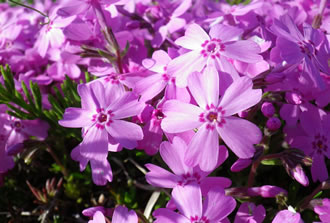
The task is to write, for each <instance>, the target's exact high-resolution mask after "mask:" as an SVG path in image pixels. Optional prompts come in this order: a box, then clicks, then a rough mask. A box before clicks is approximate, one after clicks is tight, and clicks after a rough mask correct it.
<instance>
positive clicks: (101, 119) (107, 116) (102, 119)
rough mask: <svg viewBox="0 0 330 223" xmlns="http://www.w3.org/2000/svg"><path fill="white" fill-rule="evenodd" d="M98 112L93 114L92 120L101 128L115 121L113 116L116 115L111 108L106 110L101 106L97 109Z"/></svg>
mask: <svg viewBox="0 0 330 223" xmlns="http://www.w3.org/2000/svg"><path fill="white" fill-rule="evenodd" d="M96 112H97V114H94V115H93V118H92V121H93V122H96V127H97V128H99V129H104V126H105V125H107V126H110V124H111V123H112V122H113V121H112V119H111V118H112V117H113V116H114V115H113V114H112V112H111V111H110V110H109V111H108V112H105V111H104V109H103V108H99V109H97V110H96Z"/></svg>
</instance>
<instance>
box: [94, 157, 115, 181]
mask: <svg viewBox="0 0 330 223" xmlns="http://www.w3.org/2000/svg"><path fill="white" fill-rule="evenodd" d="M91 168H92V177H93V182H94V183H95V184H96V185H102V186H104V185H106V184H107V182H111V181H112V170H111V167H110V164H109V162H108V160H107V159H106V158H105V159H104V160H103V161H99V160H91Z"/></svg>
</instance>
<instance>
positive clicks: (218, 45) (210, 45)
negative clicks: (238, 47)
mask: <svg viewBox="0 0 330 223" xmlns="http://www.w3.org/2000/svg"><path fill="white" fill-rule="evenodd" d="M202 47H203V50H202V51H201V54H202V56H203V57H209V56H210V57H211V58H213V59H215V58H216V57H220V52H221V51H224V50H225V45H224V44H223V43H222V42H221V40H220V39H215V38H213V39H211V40H206V41H205V42H204V43H203V44H202Z"/></svg>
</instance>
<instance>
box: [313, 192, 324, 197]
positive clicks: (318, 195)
mask: <svg viewBox="0 0 330 223" xmlns="http://www.w3.org/2000/svg"><path fill="white" fill-rule="evenodd" d="M322 193H323V191H320V192H318V193H317V194H315V196H314V197H313V199H315V198H318V197H320V196H321V195H322Z"/></svg>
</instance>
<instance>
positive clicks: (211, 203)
mask: <svg viewBox="0 0 330 223" xmlns="http://www.w3.org/2000/svg"><path fill="white" fill-rule="evenodd" d="M235 207H236V202H235V199H234V198H232V197H229V196H226V195H225V191H224V189H223V188H221V187H213V188H212V189H211V190H210V191H209V192H208V193H207V195H206V197H205V200H204V202H203V216H207V218H208V219H210V221H211V222H219V221H221V220H222V219H224V218H225V217H227V216H228V215H229V214H230V213H231V212H232V211H233V210H234V209H235Z"/></svg>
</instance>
